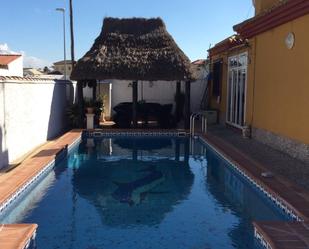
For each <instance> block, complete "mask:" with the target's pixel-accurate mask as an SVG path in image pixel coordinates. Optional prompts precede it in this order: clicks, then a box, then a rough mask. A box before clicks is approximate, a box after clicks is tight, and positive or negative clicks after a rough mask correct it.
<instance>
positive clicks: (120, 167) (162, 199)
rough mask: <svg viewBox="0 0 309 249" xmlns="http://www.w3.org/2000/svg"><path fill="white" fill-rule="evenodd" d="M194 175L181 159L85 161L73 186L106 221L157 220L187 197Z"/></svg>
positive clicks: (77, 172)
mask: <svg viewBox="0 0 309 249" xmlns="http://www.w3.org/2000/svg"><path fill="white" fill-rule="evenodd" d="M193 179H194V176H193V174H192V172H191V171H190V168H189V166H188V165H187V164H185V163H184V162H176V161H172V160H159V161H153V162H141V161H134V160H120V161H114V162H104V163H100V162H94V161H88V162H86V163H85V164H83V165H82V166H81V167H80V168H78V169H77V170H76V172H75V174H74V176H73V186H74V189H75V190H76V192H77V193H78V194H79V195H80V196H81V197H83V198H85V199H87V200H89V201H90V202H92V203H93V204H94V205H95V207H96V208H97V210H98V211H99V213H100V215H101V217H102V219H103V220H104V223H105V224H109V225H111V226H119V225H122V226H127V225H132V224H135V223H142V224H144V225H150V224H156V223H160V222H161V220H162V219H163V218H164V216H165V214H166V213H168V212H170V211H172V210H173V206H174V205H176V204H177V203H180V202H181V201H182V200H183V199H186V197H187V195H188V194H189V193H190V188H191V185H192V184H193Z"/></svg>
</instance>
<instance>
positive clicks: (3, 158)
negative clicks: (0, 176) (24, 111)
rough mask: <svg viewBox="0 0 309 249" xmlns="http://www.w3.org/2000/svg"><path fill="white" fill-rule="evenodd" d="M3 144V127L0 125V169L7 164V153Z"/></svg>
mask: <svg viewBox="0 0 309 249" xmlns="http://www.w3.org/2000/svg"><path fill="white" fill-rule="evenodd" d="M3 144H4V135H3V128H2V127H1V126H0V169H1V168H2V167H5V166H7V165H8V164H9V153H8V151H7V150H6V149H5V148H4V146H3Z"/></svg>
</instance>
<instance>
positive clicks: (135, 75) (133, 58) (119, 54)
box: [71, 18, 192, 81]
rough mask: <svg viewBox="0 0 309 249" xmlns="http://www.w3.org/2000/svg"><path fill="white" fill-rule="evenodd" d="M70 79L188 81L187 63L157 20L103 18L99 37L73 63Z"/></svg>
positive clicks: (189, 77)
mask: <svg viewBox="0 0 309 249" xmlns="http://www.w3.org/2000/svg"><path fill="white" fill-rule="evenodd" d="M71 78H72V79H74V80H88V79H97V80H104V79H125V80H148V81H155V80H167V81H174V80H189V79H191V78H192V71H191V65H190V60H189V59H188V57H187V56H186V55H185V54H184V53H183V51H181V50H180V48H179V47H178V46H177V44H176V43H175V41H174V40H173V38H172V37H171V35H170V34H169V33H168V32H167V30H166V27H165V24H164V22H163V21H162V19H160V18H152V19H145V18H130V19H118V18H105V19H104V22H103V27H102V31H101V34H100V35H99V37H98V38H97V39H96V40H95V42H94V44H93V46H92V48H91V49H90V50H89V51H88V52H87V53H86V54H85V56H84V57H82V58H81V59H80V60H79V61H78V62H77V64H76V66H75V68H74V70H73V72H72V75H71Z"/></svg>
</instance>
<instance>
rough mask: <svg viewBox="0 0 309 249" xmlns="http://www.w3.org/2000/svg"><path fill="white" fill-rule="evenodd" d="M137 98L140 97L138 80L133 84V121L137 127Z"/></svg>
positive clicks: (134, 126)
mask: <svg viewBox="0 0 309 249" xmlns="http://www.w3.org/2000/svg"><path fill="white" fill-rule="evenodd" d="M137 99H138V92H137V81H133V84H132V121H133V128H137Z"/></svg>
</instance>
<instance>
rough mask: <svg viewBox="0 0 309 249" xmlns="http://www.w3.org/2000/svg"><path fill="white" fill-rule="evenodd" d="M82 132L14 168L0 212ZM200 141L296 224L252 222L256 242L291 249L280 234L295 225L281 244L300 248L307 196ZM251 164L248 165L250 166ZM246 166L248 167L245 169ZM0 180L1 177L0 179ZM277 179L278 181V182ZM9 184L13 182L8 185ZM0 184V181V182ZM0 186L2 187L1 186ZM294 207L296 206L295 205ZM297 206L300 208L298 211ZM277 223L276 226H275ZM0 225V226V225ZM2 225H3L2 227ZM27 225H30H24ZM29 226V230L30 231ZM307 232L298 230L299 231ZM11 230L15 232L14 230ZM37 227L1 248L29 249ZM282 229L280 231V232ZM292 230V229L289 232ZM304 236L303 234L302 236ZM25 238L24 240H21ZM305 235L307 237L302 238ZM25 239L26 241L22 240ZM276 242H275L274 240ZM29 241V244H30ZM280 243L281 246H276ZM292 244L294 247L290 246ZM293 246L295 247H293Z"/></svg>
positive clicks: (308, 210)
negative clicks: (291, 234)
mask: <svg viewBox="0 0 309 249" xmlns="http://www.w3.org/2000/svg"><path fill="white" fill-rule="evenodd" d="M82 132H83V131H82V130H72V131H70V132H68V133H66V134H64V135H63V136H62V137H60V138H58V139H56V140H55V141H53V143H52V144H50V145H49V146H47V147H46V148H44V150H42V151H41V152H39V153H38V154H40V155H38V156H37V157H36V155H34V156H33V157H32V158H30V159H29V160H25V162H24V163H23V164H24V167H21V166H23V165H21V166H19V167H18V168H16V169H14V170H17V171H20V175H19V177H18V175H17V176H16V175H15V176H14V174H13V177H10V178H8V179H7V182H6V184H9V185H10V188H8V189H6V191H4V189H5V188H3V187H1V188H0V213H1V211H3V210H4V209H6V207H7V205H10V203H13V200H14V199H16V198H18V197H19V195H21V193H22V192H23V191H25V190H27V189H28V187H29V186H30V185H32V183H33V182H35V181H37V180H38V179H42V177H44V175H46V174H47V172H49V171H50V169H51V168H52V167H53V165H54V162H55V159H56V158H57V159H59V158H61V157H62V156H65V153H62V152H68V151H70V150H71V149H72V147H73V146H74V145H75V144H76V143H78V142H79V141H80V139H81V135H82ZM84 133H85V135H86V136H87V137H91V138H96V137H103V136H186V135H188V134H187V133H186V131H184V130H93V131H84ZM199 137H200V139H201V140H202V141H203V142H205V143H206V144H207V145H209V146H210V147H211V148H212V149H213V150H215V151H216V152H217V153H218V154H219V155H220V156H221V157H223V158H224V159H225V160H227V161H228V162H230V164H231V165H232V166H233V167H234V168H235V169H236V170H237V171H238V172H239V173H240V174H241V175H243V176H244V177H246V178H247V179H248V180H249V181H250V182H251V183H252V184H253V185H254V186H255V187H257V188H259V189H260V190H261V191H262V192H263V193H264V194H265V195H266V196H267V197H268V198H270V199H272V200H273V202H274V203H275V204H276V205H278V206H279V207H281V208H282V210H284V211H285V212H286V213H287V214H289V215H290V216H291V217H293V219H294V220H295V221H297V222H279V223H278V222H277V223H261V222H256V223H254V228H255V237H256V239H257V240H258V241H260V243H261V244H262V245H263V246H264V247H265V248H267V249H281V248H295V247H293V246H284V247H282V243H283V242H282V236H284V234H286V233H288V232H291V227H292V228H293V229H294V228H295V226H298V228H297V229H296V230H297V231H298V232H299V233H300V236H294V237H293V238H292V240H293V241H292V242H291V241H287V242H286V241H285V242H286V243H287V245H289V243H290V244H291V245H302V246H303V245H304V244H301V243H303V241H302V240H301V239H302V238H305V242H306V241H309V236H308V234H309V228H308V225H307V223H305V222H303V221H308V220H309V219H308V217H309V195H308V196H307V195H306V194H307V193H302V192H301V193H298V194H299V195H298V196H297V198H301V199H300V200H299V199H297V200H296V202H295V196H294V197H293V196H292V195H291V193H290V192H291V191H292V192H293V191H294V192H295V190H297V188H294V186H291V185H285V184H287V183H286V182H284V181H280V178H278V177H275V179H272V180H269V179H263V178H262V177H261V172H263V170H265V169H264V168H263V167H262V166H261V165H256V163H254V162H253V161H250V160H249V159H248V158H247V157H246V155H243V154H241V153H239V152H238V151H237V150H235V149H234V150H233V149H231V148H230V147H229V146H228V145H227V144H225V143H224V141H223V140H221V141H219V140H218V139H217V138H215V137H213V136H211V135H207V136H199ZM251 164H252V165H251ZM249 166H250V167H249ZM0 177H1V176H0ZM0 180H1V178H0ZM278 180H279V181H278ZM12 182H13V183H12ZM0 183H1V184H3V181H2V182H0ZM1 186H2V185H1ZM290 188H292V190H291V191H290V192H289V193H288V194H286V193H283V194H282V191H285V190H287V189H290ZM295 204H296V205H295ZM299 207H300V208H299ZM278 224H279V225H278ZM282 224H287V225H286V226H285V228H286V229H285V230H284V229H283V226H282ZM0 226H1V225H0ZM2 226H3V225H2ZM8 226H15V228H14V227H11V229H9V231H10V233H12V234H14V233H16V234H18V233H20V231H21V227H20V226H21V224H17V225H5V226H4V227H7V228H9V227H8ZM28 226H31V225H28ZM33 226H36V225H32V229H33V228H34V227H33ZM276 226H277V227H280V229H281V230H280V231H281V233H282V234H281V236H277V237H273V236H271V233H272V229H276ZM304 227H305V228H307V229H302V228H304ZM14 229H15V230H14ZM36 229H37V226H36V227H35V229H33V230H31V231H32V235H31V236H30V238H31V239H29V238H28V237H29V235H27V234H26V235H24V237H23V236H21V238H20V239H19V240H20V241H19V242H20V243H23V246H22V247H12V246H11V247H5V249H15V248H20V249H32V248H31V247H30V246H32V245H33V243H34V242H33V241H34V238H35V233H36ZM282 229H283V230H282ZM293 231H294V230H293ZM2 232H3V230H1V227H0V248H1V249H2V246H1V245H2V243H3V242H4V240H3V239H4V238H5V236H3V233H2ZM302 233H304V234H302ZM25 236H26V237H25ZM27 236H28V237H27ZM306 236H307V237H306ZM26 238H28V239H26ZM278 239H279V240H278ZM31 241H32V242H31ZM280 243H281V244H280ZM293 243H294V244H293ZM295 243H296V244H295ZM297 248H300V249H305V248H309V243H308V244H307V245H306V244H305V247H304V246H303V247H297Z"/></svg>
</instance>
